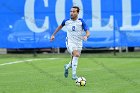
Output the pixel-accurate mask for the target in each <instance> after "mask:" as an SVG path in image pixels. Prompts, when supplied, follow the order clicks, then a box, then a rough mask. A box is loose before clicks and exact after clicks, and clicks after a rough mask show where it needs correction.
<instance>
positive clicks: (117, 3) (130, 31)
mask: <svg viewBox="0 0 140 93" xmlns="http://www.w3.org/2000/svg"><path fill="white" fill-rule="evenodd" d="M73 5H76V6H79V7H80V14H79V17H81V18H83V19H84V20H85V22H86V23H87V25H88V26H89V31H90V33H91V35H90V37H89V39H88V40H87V41H84V42H83V46H84V47H89V48H94V47H113V46H131V47H135V46H140V38H139V37H140V7H139V6H140V1H139V0H8V2H7V1H5V0H1V1H0V48H50V47H51V48H57V47H62V48H65V47H66V45H65V38H66V30H65V28H64V29H62V30H61V31H60V32H59V33H57V35H56V38H55V40H54V41H53V42H50V36H51V34H52V33H53V32H54V30H55V29H56V27H57V26H58V25H60V24H61V22H62V20H63V19H65V18H69V17H70V9H71V7H72V6H73Z"/></svg>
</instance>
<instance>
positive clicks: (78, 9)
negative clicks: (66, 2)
mask: <svg viewBox="0 0 140 93" xmlns="http://www.w3.org/2000/svg"><path fill="white" fill-rule="evenodd" d="M72 8H76V9H77V12H78V13H79V11H80V8H79V7H78V6H73V7H72Z"/></svg>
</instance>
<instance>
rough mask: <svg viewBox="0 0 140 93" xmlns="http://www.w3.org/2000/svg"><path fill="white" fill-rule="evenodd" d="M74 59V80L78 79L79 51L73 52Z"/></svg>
mask: <svg viewBox="0 0 140 93" xmlns="http://www.w3.org/2000/svg"><path fill="white" fill-rule="evenodd" d="M72 55H73V59H72V79H73V80H75V79H77V78H78V77H77V74H76V69H77V65H78V58H79V57H80V52H79V51H78V50H73V52H72Z"/></svg>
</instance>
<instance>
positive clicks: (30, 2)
mask: <svg viewBox="0 0 140 93" xmlns="http://www.w3.org/2000/svg"><path fill="white" fill-rule="evenodd" d="M34 4H35V0H26V3H25V8H24V13H25V22H26V24H27V26H28V27H29V29H30V30H31V31H33V32H36V33H40V32H44V31H45V30H47V29H48V28H49V18H48V17H45V21H44V24H43V26H42V27H40V28H38V27H37V26H36V24H35V18H34V13H35V12H34ZM44 6H45V7H48V0H44ZM41 22H42V21H41Z"/></svg>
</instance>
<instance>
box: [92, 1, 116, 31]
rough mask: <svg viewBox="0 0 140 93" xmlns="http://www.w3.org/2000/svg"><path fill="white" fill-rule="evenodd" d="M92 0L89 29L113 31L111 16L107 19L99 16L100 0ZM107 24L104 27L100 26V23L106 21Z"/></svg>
mask: <svg viewBox="0 0 140 93" xmlns="http://www.w3.org/2000/svg"><path fill="white" fill-rule="evenodd" d="M91 1H92V20H91V22H92V27H91V28H90V30H91V31H92V30H93V31H113V26H114V24H113V22H114V19H113V16H110V18H109V19H108V20H106V19H103V20H102V18H101V0H91ZM106 21H108V24H107V25H106V26H104V27H102V23H101V22H104V23H107V22H106Z"/></svg>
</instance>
